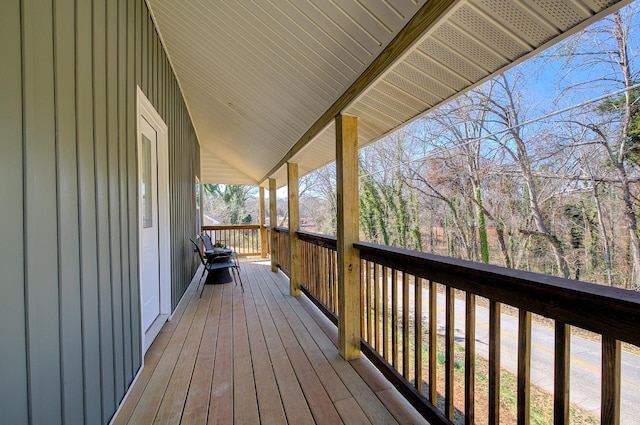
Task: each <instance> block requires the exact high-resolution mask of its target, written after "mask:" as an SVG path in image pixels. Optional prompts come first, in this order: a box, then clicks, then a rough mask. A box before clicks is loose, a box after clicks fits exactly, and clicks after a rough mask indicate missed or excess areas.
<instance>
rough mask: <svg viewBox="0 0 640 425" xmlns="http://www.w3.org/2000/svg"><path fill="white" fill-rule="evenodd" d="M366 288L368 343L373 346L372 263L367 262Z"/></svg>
mask: <svg viewBox="0 0 640 425" xmlns="http://www.w3.org/2000/svg"><path fill="white" fill-rule="evenodd" d="M364 265H365V268H366V270H365V282H366V283H365V288H366V298H367V299H366V300H365V306H366V307H365V308H366V309H367V338H366V340H367V342H368V343H369V344H371V340H372V333H373V326H371V324H372V321H371V262H369V261H365V263H364Z"/></svg>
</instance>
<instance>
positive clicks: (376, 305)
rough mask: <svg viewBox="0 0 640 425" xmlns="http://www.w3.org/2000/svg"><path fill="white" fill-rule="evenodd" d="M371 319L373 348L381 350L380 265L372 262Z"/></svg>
mask: <svg viewBox="0 0 640 425" xmlns="http://www.w3.org/2000/svg"><path fill="white" fill-rule="evenodd" d="M373 284H374V285H375V286H374V287H373V298H374V299H373V320H374V333H373V334H374V335H373V336H374V339H375V344H376V345H375V346H374V347H375V348H376V351H378V353H379V352H380V351H381V350H382V344H381V342H382V341H381V340H380V339H381V338H380V333H381V332H380V331H381V329H380V325H381V323H380V322H381V321H380V316H381V314H380V266H379V265H378V264H376V263H373Z"/></svg>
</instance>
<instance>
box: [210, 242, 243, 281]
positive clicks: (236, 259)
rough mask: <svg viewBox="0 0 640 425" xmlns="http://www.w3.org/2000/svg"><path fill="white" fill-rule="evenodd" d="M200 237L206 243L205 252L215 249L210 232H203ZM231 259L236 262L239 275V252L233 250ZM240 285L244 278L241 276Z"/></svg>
mask: <svg viewBox="0 0 640 425" xmlns="http://www.w3.org/2000/svg"><path fill="white" fill-rule="evenodd" d="M200 239H201V240H202V244H203V245H204V251H205V254H206V253H207V252H211V251H214V248H215V247H214V246H213V242H212V241H211V236H209V234H208V233H204V232H203V233H202V234H201V235H200ZM231 259H232V260H233V262H234V263H235V264H236V271H237V272H238V277H239V276H240V261H238V253H237V252H235V251H232V252H231ZM240 285H241V286H242V278H240Z"/></svg>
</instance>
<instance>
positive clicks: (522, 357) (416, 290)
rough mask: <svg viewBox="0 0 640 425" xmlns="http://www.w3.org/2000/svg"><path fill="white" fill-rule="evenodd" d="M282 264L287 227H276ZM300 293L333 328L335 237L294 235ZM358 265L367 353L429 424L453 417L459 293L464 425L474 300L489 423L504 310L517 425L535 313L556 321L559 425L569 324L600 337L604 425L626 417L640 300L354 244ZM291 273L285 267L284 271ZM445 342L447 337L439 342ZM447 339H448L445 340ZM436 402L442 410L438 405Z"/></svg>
mask: <svg viewBox="0 0 640 425" xmlns="http://www.w3.org/2000/svg"><path fill="white" fill-rule="evenodd" d="M277 231H278V233H279V238H278V241H279V244H278V246H279V249H280V259H281V263H282V262H286V261H288V257H289V254H288V237H282V236H284V235H286V234H287V232H286V229H282V228H279V229H277ZM297 234H298V236H299V237H300V239H301V246H302V248H301V249H302V253H301V255H302V258H303V267H304V272H303V279H304V282H302V289H303V291H304V292H305V293H306V294H308V295H309V296H310V298H311V299H312V300H313V301H314V302H315V303H316V304H317V305H318V306H320V307H321V309H322V310H323V311H324V313H325V314H326V315H327V316H328V317H329V318H330V319H331V320H333V321H334V323H335V322H337V316H336V314H337V305H338V300H337V296H338V294H337V282H336V281H337V275H336V256H335V249H336V241H335V238H332V237H329V236H324V235H318V234H312V233H308V232H298V233H297ZM355 247H356V248H358V249H359V251H360V259H361V262H362V268H361V270H362V277H361V297H362V308H363V312H362V315H361V317H362V342H361V346H362V351H363V353H364V354H365V355H366V356H367V357H368V358H369V359H370V360H371V361H372V362H373V363H374V364H375V365H376V366H377V367H378V368H379V369H380V370H381V371H382V372H383V373H384V374H385V376H387V378H388V379H390V380H391V382H393V383H394V385H395V386H396V387H397V388H398V389H399V390H400V392H401V393H402V394H403V395H404V396H405V397H406V398H407V399H408V400H409V401H410V402H411V403H412V404H413V405H414V406H415V407H416V408H417V409H418V410H419V411H420V412H421V413H422V414H423V415H424V416H425V417H426V418H427V419H428V420H429V421H431V422H433V423H451V422H452V421H453V418H454V410H455V408H454V402H453V400H454V365H455V360H454V350H455V349H456V344H457V343H456V342H455V338H454V331H455V327H454V318H455V295H456V294H455V291H456V290H458V291H462V292H461V294H462V296H463V298H464V299H465V313H464V322H465V327H464V343H463V344H464V356H465V366H464V381H465V385H464V400H465V402H464V412H462V413H463V414H464V416H465V423H474V418H475V397H474V391H475V376H476V373H475V363H476V362H475V353H476V350H475V341H476V335H475V329H476V326H475V314H476V296H481V297H484V298H486V299H487V300H488V303H489V359H488V364H489V370H488V375H489V376H488V379H489V392H488V402H487V406H486V410H487V411H488V420H489V423H495V424H497V423H500V417H499V413H500V369H501V368H500V322H501V319H500V312H501V304H505V305H510V306H512V307H515V308H517V309H518V311H519V314H518V321H519V331H518V354H517V357H518V373H517V417H518V423H529V422H528V420H529V406H530V405H529V395H530V386H531V384H530V361H531V315H532V313H535V314H539V315H541V316H544V317H547V318H550V319H553V320H554V321H555V347H551V348H552V349H553V350H554V359H555V360H554V365H555V366H554V423H556V424H564V423H569V367H570V354H569V353H570V327H571V326H577V327H580V328H583V329H587V330H590V331H592V332H595V333H597V334H600V335H601V336H602V369H601V373H602V379H601V385H602V388H601V423H603V424H617V423H619V419H620V384H621V376H620V365H621V363H620V356H621V341H624V342H628V343H630V344H633V345H636V346H640V294H638V293H634V292H630V291H625V290H621V289H617V288H610V287H605V286H599V285H593V284H589V283H584V282H579V281H573V280H568V279H562V278H556V277H551V276H546V275H541V274H537V273H530V272H524V271H519V270H513V269H506V268H503V267H497V266H491V265H486V264H479V263H473V262H469V261H464V260H457V259H453V258H448V257H442V256H436V255H431V254H425V253H418V252H415V251H408V250H404V249H398V248H392V247H388V246H381V245H375V244H369V243H358V244H355ZM281 268H283V269H284V270H285V271H286V267H283V265H281ZM438 292H440V293H441V294H444V295H443V297H444V310H445V314H444V315H445V321H444V347H445V348H444V382H445V384H444V391H440V394H438V391H437V381H438V379H437V378H438V376H437V374H438V372H437V368H436V365H437V362H438V361H440V362H442V358H440V359H437V358H436V356H437V352H438V350H437V345H436V344H437V342H438V328H437V310H438ZM440 338H442V337H440ZM441 341H442V340H441ZM438 398H440V399H441V402H440V405H442V400H444V408H442V409H439V408H438V407H437V406H438V405H439V404H438Z"/></svg>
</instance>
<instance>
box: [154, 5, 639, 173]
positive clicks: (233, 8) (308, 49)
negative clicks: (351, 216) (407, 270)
mask: <svg viewBox="0 0 640 425" xmlns="http://www.w3.org/2000/svg"><path fill="white" fill-rule="evenodd" d="M430 1H431V0H430ZM149 3H150V7H151V10H152V13H153V15H154V19H155V20H156V24H157V27H158V29H159V32H160V35H161V37H162V39H163V43H164V44H165V48H166V49H167V52H168V55H169V57H170V60H171V63H172V66H173V67H174V70H175V72H176V75H177V78H178V80H179V82H180V85H181V88H182V91H183V94H184V97H185V100H186V103H187V105H188V107H189V110H190V112H191V117H192V120H193V122H194V126H195V128H196V132H197V134H198V138H199V140H200V143H201V146H202V149H203V150H204V151H205V155H202V161H203V162H202V169H203V171H202V174H203V176H202V181H203V182H208V181H211V182H220V183H238V184H242V183H244V184H256V183H258V182H259V181H260V180H261V179H262V178H263V177H265V176H266V175H267V174H269V175H271V176H272V177H275V178H276V179H277V181H278V185H279V186H281V185H283V184H286V170H284V167H281V168H277V165H278V164H279V163H281V162H282V161H281V160H282V159H283V158H285V157H289V158H290V160H291V161H293V162H297V163H298V164H299V170H300V174H304V173H306V172H309V171H312V170H314V169H317V168H319V167H320V166H322V165H325V164H327V163H328V162H331V161H333V160H334V159H335V152H334V150H335V141H334V139H335V136H334V130H333V125H331V122H330V121H327V123H326V124H327V126H326V127H325V129H324V130H323V131H321V132H319V133H318V134H317V135H316V136H315V137H314V138H313V139H312V140H311V142H310V143H308V144H304V146H301V145H303V144H301V143H297V142H299V141H300V140H302V139H301V138H302V137H303V135H304V134H305V132H306V131H307V130H308V129H309V128H312V127H313V126H314V124H318V120H319V119H320V118H321V117H322V115H323V113H325V112H326V111H327V110H329V108H330V107H331V105H333V104H334V103H335V102H336V101H337V100H339V99H341V96H343V95H344V93H345V91H347V89H348V88H349V87H350V86H351V85H352V84H353V83H354V82H355V81H356V80H357V78H358V77H359V76H360V75H361V74H362V73H363V72H364V71H365V69H366V68H367V67H368V66H369V65H370V64H371V63H372V62H373V61H374V60H375V59H376V57H377V56H378V55H380V53H381V52H382V51H383V49H384V48H385V47H386V46H387V45H388V44H389V42H391V41H392V39H393V38H394V37H395V36H396V35H397V34H398V32H400V31H401V29H402V28H403V27H404V25H406V23H407V22H408V21H409V20H410V19H411V18H412V17H413V15H414V14H415V13H416V12H417V11H418V10H419V9H420V8H421V7H422V6H423V5H424V3H425V2H424V1H418V2H414V1H410V0H404V1H402V0H387V1H383V0H376V1H373V0H371V1H367V2H359V1H355V0H351V1H340V2H334V1H327V0H325V1H321V0H308V1H303V0H289V1H287V0H272V1H267V0H263V1H252V2H249V1H247V2H234V1H231V0H227V1H223V0H217V1H206V0H199V1H198V0H185V1H181V2H174V1H170V0H149ZM627 3H629V1H622V2H617V1H607V0H526V1H525V0H464V1H462V0H461V1H457V2H454V4H453V6H451V7H450V8H449V9H448V10H447V11H446V12H445V14H444V15H443V16H442V17H441V18H440V19H438V20H436V21H435V23H434V25H432V26H431V27H430V28H428V29H427V31H426V32H425V33H424V34H422V36H421V37H419V38H418V39H417V40H416V42H415V43H414V44H413V46H412V47H411V48H409V49H408V50H407V51H406V52H405V53H404V54H403V55H402V56H401V57H400V58H399V59H398V60H397V61H396V62H395V63H394V64H393V65H392V66H390V67H389V68H388V69H386V70H384V72H382V73H381V75H380V76H379V77H378V78H377V79H376V80H375V81H374V82H373V83H372V84H370V85H368V86H367V87H365V89H364V90H363V91H362V92H360V93H359V94H358V95H357V96H356V97H354V98H353V99H352V100H350V101H349V103H348V105H347V106H346V107H345V108H344V109H343V110H342V111H343V112H344V113H347V114H351V115H356V116H358V117H359V130H360V132H359V138H360V139H359V143H360V145H361V146H364V145H366V144H368V143H371V142H373V141H375V140H378V139H379V138H381V137H382V136H384V135H386V134H388V133H389V132H390V131H392V130H394V129H397V128H398V127H400V126H402V125H403V124H406V123H408V122H410V121H411V120H413V119H416V118H417V117H419V116H422V115H423V114H424V113H425V112H428V111H429V110H430V109H432V108H434V107H436V106H438V105H440V104H442V103H443V102H446V101H448V100H451V99H453V98H455V97H456V96H457V95H459V94H461V93H463V92H464V91H466V90H469V89H470V88H472V87H474V86H476V85H477V84H479V83H481V82H482V81H485V80H486V79H488V78H490V77H491V76H492V75H495V74H496V73H499V72H501V71H503V70H505V69H506V68H508V67H509V66H512V65H513V64H515V63H518V62H519V61H521V60H523V59H524V58H526V57H528V56H530V55H531V54H533V53H534V52H536V51H537V50H540V49H542V48H545V47H546V46H548V45H550V44H552V43H555V42H557V41H559V40H560V39H561V38H563V37H565V36H567V35H568V34H570V33H572V32H575V31H576V30H578V29H579V28H582V27H584V26H586V25H587V24H588V23H590V22H593V21H594V20H595V19H598V18H599V17H600V16H603V15H604V14H606V13H610V12H611V11H612V8H615V7H621V6H622V4H627ZM365 5H366V6H365ZM428 6H429V4H427V5H426V6H425V7H428ZM322 124H324V123H322ZM292 148H294V149H293V150H292ZM210 157H213V158H215V159H216V161H211V160H210ZM206 161H209V162H206ZM211 166H214V167H217V170H215V171H213V170H207V169H208V168H209V167H211ZM205 176H207V177H205ZM209 179H215V180H209Z"/></svg>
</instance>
